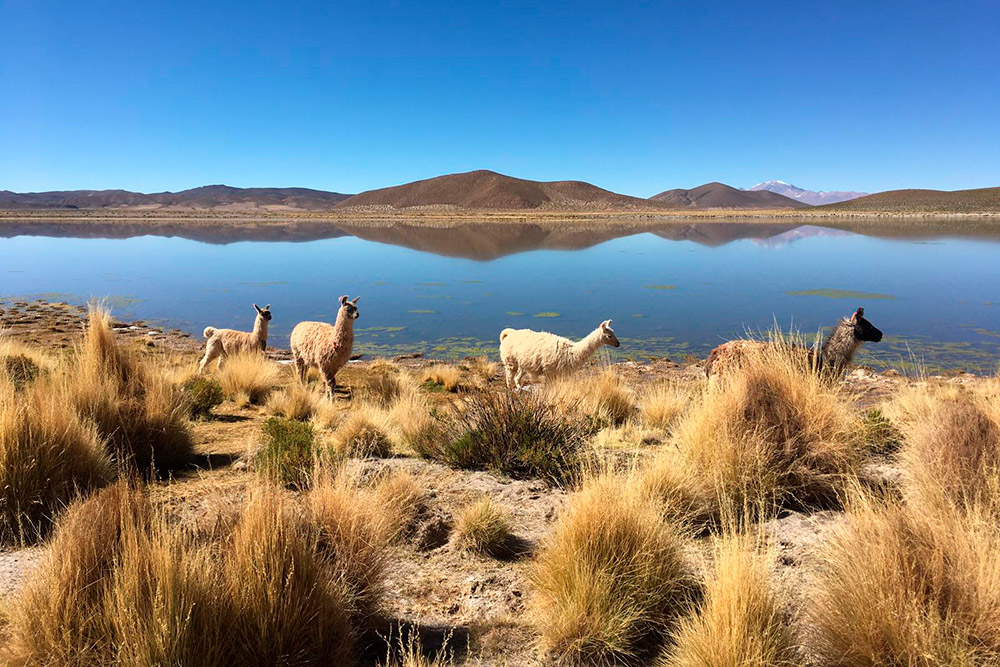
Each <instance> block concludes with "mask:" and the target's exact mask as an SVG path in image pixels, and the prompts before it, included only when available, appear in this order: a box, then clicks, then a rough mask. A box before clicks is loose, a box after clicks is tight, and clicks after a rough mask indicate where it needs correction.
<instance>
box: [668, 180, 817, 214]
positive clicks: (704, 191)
mask: <svg viewBox="0 0 1000 667" xmlns="http://www.w3.org/2000/svg"><path fill="white" fill-rule="evenodd" d="M649 199H650V201H655V202H660V203H662V204H666V205H669V206H677V207H685V208H734V209H746V208H807V207H808V206H809V204H805V203H803V202H800V201H796V200H795V199H791V198H789V197H785V196H784V195H780V194H777V193H774V192H770V191H768V190H759V191H753V192H751V191H749V190H737V189H736V188H734V187H732V186H729V185H726V184H725V183H706V184H705V185H699V186H698V187H696V188H692V189H690V190H681V189H679V188H677V189H674V190H667V191H666V192H661V193H660V194H658V195H653V196H652V197H650V198H649Z"/></svg>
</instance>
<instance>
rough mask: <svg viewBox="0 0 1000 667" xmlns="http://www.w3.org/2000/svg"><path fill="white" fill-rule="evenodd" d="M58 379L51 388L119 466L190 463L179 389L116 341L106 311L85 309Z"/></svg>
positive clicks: (143, 468)
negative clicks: (71, 356) (77, 340)
mask: <svg viewBox="0 0 1000 667" xmlns="http://www.w3.org/2000/svg"><path fill="white" fill-rule="evenodd" d="M60 381H61V386H60V387H59V388H58V389H56V391H58V392H60V393H61V394H62V396H63V397H64V398H63V400H65V402H66V403H67V404H68V405H72V406H73V407H74V408H75V409H76V411H77V412H78V413H79V414H80V415H81V416H82V417H83V418H84V419H85V420H88V421H90V422H92V423H93V424H94V425H95V426H96V427H97V432H98V434H99V435H100V437H101V438H102V439H103V440H104V442H105V443H106V444H107V446H108V448H109V451H110V453H111V456H112V458H113V459H114V460H115V463H116V464H117V465H118V467H119V468H123V469H137V470H139V471H141V472H143V473H146V472H149V471H153V470H155V471H157V472H162V471H167V470H177V469H180V468H182V467H184V466H185V465H187V463H188V462H189V461H190V458H191V452H192V443H191V436H190V433H189V432H188V429H187V422H186V417H187V407H186V405H185V400H184V395H183V393H182V391H181V390H180V389H179V388H178V387H176V386H174V385H173V383H172V382H170V380H169V379H168V378H167V377H166V373H163V372H156V371H154V370H152V369H150V368H149V367H148V366H147V365H146V364H144V363H142V362H141V361H140V360H139V357H138V354H137V353H136V352H134V351H132V350H130V349H127V348H125V347H123V346H122V345H120V344H119V343H118V341H117V340H116V337H115V334H114V332H113V331H112V329H111V317H110V314H109V313H108V311H106V310H104V309H103V308H101V307H99V306H95V307H92V308H91V309H90V313H89V316H88V322H87V332H86V334H85V336H84V339H83V343H82V345H81V347H80V348H79V349H78V351H77V355H76V358H75V360H73V362H72V363H71V364H70V366H69V368H68V369H67V370H66V372H65V374H64V375H63V377H62V378H61V380H60Z"/></svg>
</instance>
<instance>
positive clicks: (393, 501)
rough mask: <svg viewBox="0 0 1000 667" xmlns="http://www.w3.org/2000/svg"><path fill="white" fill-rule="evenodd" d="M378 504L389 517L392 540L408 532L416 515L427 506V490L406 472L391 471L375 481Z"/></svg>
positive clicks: (413, 523) (414, 522)
mask: <svg viewBox="0 0 1000 667" xmlns="http://www.w3.org/2000/svg"><path fill="white" fill-rule="evenodd" d="M374 491H375V495H376V497H377V500H378V505H379V506H380V507H381V508H383V511H384V512H385V514H386V516H387V517H388V518H389V519H390V521H389V522H388V523H389V533H390V536H391V538H392V539H393V540H395V539H399V538H400V537H402V536H404V535H406V534H407V533H409V532H410V531H411V530H412V529H413V527H414V526H415V525H416V522H417V517H418V516H419V515H420V513H421V512H423V511H424V510H425V509H426V507H427V491H426V490H425V489H424V488H423V486H421V485H420V483H419V482H418V481H417V479H416V478H415V477H414V476H413V475H411V474H409V473H406V472H393V473H390V474H388V475H386V476H384V477H382V478H381V479H379V480H378V481H377V483H376V484H375V487H374Z"/></svg>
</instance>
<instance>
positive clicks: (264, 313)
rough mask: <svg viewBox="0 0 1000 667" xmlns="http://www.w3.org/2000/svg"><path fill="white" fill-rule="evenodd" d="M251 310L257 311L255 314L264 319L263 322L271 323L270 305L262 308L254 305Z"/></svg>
mask: <svg viewBox="0 0 1000 667" xmlns="http://www.w3.org/2000/svg"><path fill="white" fill-rule="evenodd" d="M253 309H254V310H256V311H257V314H258V315H260V316H261V317H262V318H264V321H265V322H270V321H271V304H267V305H266V306H264V307H263V308H261V307H260V306H258V305H257V304H256V303H255V304H254V305H253Z"/></svg>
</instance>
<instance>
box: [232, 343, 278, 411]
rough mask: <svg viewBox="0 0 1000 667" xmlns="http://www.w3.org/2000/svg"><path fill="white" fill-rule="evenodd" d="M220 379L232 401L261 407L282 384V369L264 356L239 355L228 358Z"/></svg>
mask: <svg viewBox="0 0 1000 667" xmlns="http://www.w3.org/2000/svg"><path fill="white" fill-rule="evenodd" d="M218 377H219V383H220V384H221V385H222V389H223V391H225V392H226V396H227V397H228V398H229V399H230V400H233V401H235V402H237V404H239V403H240V402H241V401H243V400H246V401H247V402H249V403H251V404H253V405H260V404H262V403H264V401H266V400H267V397H268V396H270V395H271V392H272V391H274V388H275V387H277V386H278V385H279V384H280V383H281V367H280V366H278V365H277V364H275V363H274V362H273V361H271V360H269V359H268V358H267V357H265V356H264V355H262V354H237V355H233V356H230V357H226V361H225V362H224V364H223V366H222V370H220V371H219V372H218Z"/></svg>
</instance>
